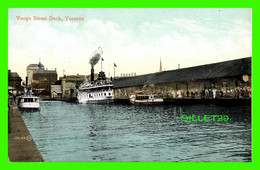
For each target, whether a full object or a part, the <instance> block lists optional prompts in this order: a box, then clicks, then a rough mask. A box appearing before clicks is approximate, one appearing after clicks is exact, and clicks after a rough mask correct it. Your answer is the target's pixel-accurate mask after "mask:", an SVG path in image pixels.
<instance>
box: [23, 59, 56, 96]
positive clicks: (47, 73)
mask: <svg viewBox="0 0 260 170" xmlns="http://www.w3.org/2000/svg"><path fill="white" fill-rule="evenodd" d="M40 64H41V63H39V68H38V69H37V70H36V72H35V73H33V77H32V84H31V87H32V91H33V92H34V93H38V94H43V95H48V96H49V95H50V94H51V85H52V84H54V83H55V82H56V81H57V71H56V69H55V70H44V68H43V67H41V65H40ZM28 80H29V78H28Z"/></svg>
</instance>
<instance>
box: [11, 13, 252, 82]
mask: <svg viewBox="0 0 260 170" xmlns="http://www.w3.org/2000/svg"><path fill="white" fill-rule="evenodd" d="M34 16H36V17H47V21H46V20H45V21H39V20H33V17H34ZM50 16H51V17H60V18H61V19H63V21H51V20H49V17H50ZM66 16H67V17H70V18H79V17H80V18H84V20H83V21H66V18H65V17H66ZM19 17H28V18H29V17H31V19H32V20H30V21H26V20H19V19H18V18H19ZM99 47H101V48H102V51H103V54H102V58H103V59H104V61H103V62H102V65H103V71H105V72H106V75H107V76H113V75H114V63H115V64H116V65H117V67H116V68H115V74H116V76H120V75H121V73H133V72H135V73H136V74H137V75H141V74H149V73H154V72H158V71H159V66H160V65H159V64H160V59H161V62H162V69H163V71H167V70H174V69H177V68H178V64H180V67H181V68H187V67H192V66H198V65H203V64H210V63H215V62H221V61H227V60H233V59H239V58H244V57H250V56H252V11H251V9H247V8H243V9H239V8H231V9H229V8H222V9H221V8H186V9H185V8H169V9H167V8H117V9H113V8H103V9H102V8H93V9H92V8H77V9H75V8H74V9H72V8H71V9H70V8H69V9H62V8H59V9H54V8H51V9H48V8H37V9H28V8H19V9H18V8H9V11H8V69H11V71H12V72H18V74H19V75H20V76H21V78H22V79H23V80H24V79H25V77H26V68H27V66H28V65H29V64H36V63H39V60H40V61H41V63H42V64H43V65H44V66H45V68H48V70H54V69H55V68H56V69H57V72H58V77H60V76H63V73H65V74H66V75H76V74H80V75H89V74H90V68H91V66H90V64H89V59H90V57H91V56H92V54H93V52H95V51H96V50H98V48H99ZM100 70H101V63H100V61H99V63H97V64H96V65H95V73H98V72H99V71H100Z"/></svg>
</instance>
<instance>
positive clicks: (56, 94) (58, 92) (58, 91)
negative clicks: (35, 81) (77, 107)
mask: <svg viewBox="0 0 260 170" xmlns="http://www.w3.org/2000/svg"><path fill="white" fill-rule="evenodd" d="M61 97H62V88H61V80H58V81H56V82H55V83H54V84H53V85H51V98H61Z"/></svg>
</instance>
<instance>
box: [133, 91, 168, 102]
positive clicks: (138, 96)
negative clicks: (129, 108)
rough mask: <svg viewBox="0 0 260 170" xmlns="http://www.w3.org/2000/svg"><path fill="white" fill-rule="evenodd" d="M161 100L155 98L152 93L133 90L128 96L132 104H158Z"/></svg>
mask: <svg viewBox="0 0 260 170" xmlns="http://www.w3.org/2000/svg"><path fill="white" fill-rule="evenodd" d="M162 102H163V99H162V98H155V97H154V95H152V94H143V92H142V91H138V92H135V94H134V95H131V96H130V103H132V104H143V105H147V104H160V103H162Z"/></svg>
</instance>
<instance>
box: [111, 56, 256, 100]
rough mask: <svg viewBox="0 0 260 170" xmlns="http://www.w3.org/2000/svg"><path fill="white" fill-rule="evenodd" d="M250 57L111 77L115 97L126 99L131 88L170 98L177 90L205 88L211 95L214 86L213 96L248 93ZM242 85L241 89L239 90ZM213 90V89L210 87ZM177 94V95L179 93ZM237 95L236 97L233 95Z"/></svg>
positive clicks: (191, 93) (193, 93) (195, 93)
mask: <svg viewBox="0 0 260 170" xmlns="http://www.w3.org/2000/svg"><path fill="white" fill-rule="evenodd" d="M251 78H252V75H251V57H247V58H242V59H236V60H231V61H224V62H219V63H213V64H206V65H201V66H195V67H189V68H182V69H177V70H170V71H163V72H157V73H153V74H146V75H140V76H135V77H124V78H118V79H116V80H115V81H114V93H115V99H127V98H129V97H130V96H131V94H133V93H134V92H135V91H138V90H142V91H144V93H152V94H155V95H157V96H161V97H164V98H172V97H173V94H177V92H178V93H180V94H182V95H181V96H182V97H189V98H190V97H192V98H196V97H201V96H202V95H201V94H202V92H204V93H205V90H206V89H207V90H209V91H210V93H209V95H210V97H212V96H213V95H212V92H213V89H216V90H217V91H216V93H217V95H216V96H217V97H218V96H221V97H232V92H233V91H234V90H238V91H239V94H241V92H240V91H246V90H248V91H249V93H247V95H248V94H250V93H251ZM243 89H244V90H243ZM214 91H215V90H214ZM179 96H180V95H179ZM237 98H240V97H239V96H237Z"/></svg>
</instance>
